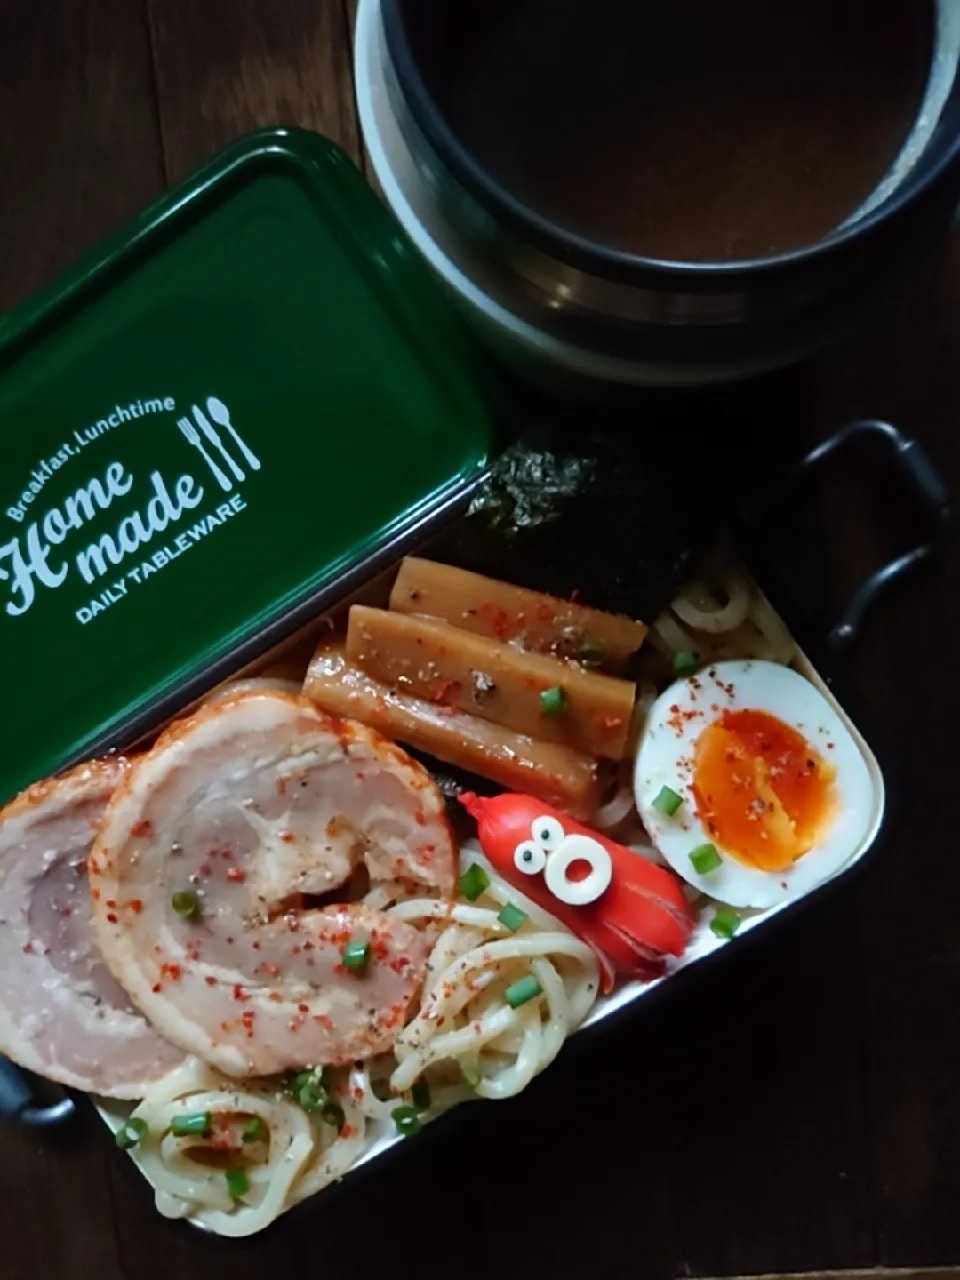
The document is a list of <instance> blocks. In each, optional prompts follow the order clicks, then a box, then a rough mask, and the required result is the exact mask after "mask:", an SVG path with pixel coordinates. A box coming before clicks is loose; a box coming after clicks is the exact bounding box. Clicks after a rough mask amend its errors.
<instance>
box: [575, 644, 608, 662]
mask: <svg viewBox="0 0 960 1280" xmlns="http://www.w3.org/2000/svg"><path fill="white" fill-rule="evenodd" d="M577 657H578V658H579V659H580V661H581V662H582V663H583V665H584V666H585V667H602V666H603V664H604V663H605V662H606V660H607V646H606V645H605V644H603V643H601V641H599V640H584V642H583V644H582V645H581V646H580V649H579V652H578V654H577Z"/></svg>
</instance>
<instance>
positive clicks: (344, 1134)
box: [340, 1124, 357, 1138]
mask: <svg viewBox="0 0 960 1280" xmlns="http://www.w3.org/2000/svg"><path fill="white" fill-rule="evenodd" d="M356 1132H357V1131H356V1129H355V1128H354V1127H353V1125H352V1124H345V1125H344V1126H343V1128H342V1129H341V1130H340V1137H341V1138H352V1137H353V1135H354V1134H355V1133H356Z"/></svg>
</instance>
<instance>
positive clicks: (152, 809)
mask: <svg viewBox="0 0 960 1280" xmlns="http://www.w3.org/2000/svg"><path fill="white" fill-rule="evenodd" d="M362 867H365V868H366V873H367V874H368V875H369V879H370V881H371V882H372V883H373V884H380V883H388V882H395V881H400V882H402V883H404V884H405V885H406V886H408V887H409V888H413V889H415V890H416V891H419V892H423V893H424V894H426V895H432V896H442V897H449V896H451V895H452V892H453V887H454V881H455V868H456V850H455V845H454V841H453V836H452V833H451V831H450V827H449V823H448V820H447V816H446V810H445V807H444V802H443V797H442V795H441V794H440V791H439V790H438V788H437V786H436V784H435V783H434V781H433V779H432V778H431V777H430V775H429V774H428V773H427V772H426V770H424V769H423V768H421V766H420V765H418V764H417V763H416V762H414V761H413V760H411V759H410V757H409V756H407V755H406V753H405V752H404V751H402V750H401V749H400V748H399V747H397V746H395V745H394V744H393V743H391V742H388V741H387V740H386V739H385V738H382V737H381V736H380V735H379V734H377V733H375V732H373V731H372V730H370V729H367V728H366V727H365V726H363V725H359V724H355V723H353V722H350V721H340V720H335V719H333V718H331V717H329V716H327V715H325V714H324V713H323V712H321V711H319V710H318V709H317V708H316V707H315V706H314V705H313V704H312V703H310V702H309V701H308V700H307V699H305V698H301V697H298V696H295V695H291V694H284V693H282V692H263V691H254V692H247V693H241V694H237V695H234V696H233V697H229V698H226V699H224V700H222V701H219V702H216V703H214V704H212V705H210V706H208V707H205V708H203V709H202V710H200V711H199V712H197V713H196V714H195V715H193V716H192V717H190V718H189V719H187V720H184V721H182V722H180V723H179V724H176V725H174V726H172V727H171V728H170V729H169V730H168V731H167V732H166V733H165V734H164V735H163V736H162V738H161V739H160V740H159V741H158V743H157V745H156V746H155V747H154V748H153V750H152V751H150V752H149V753H148V754H147V755H145V756H144V757H142V758H141V760H140V761H139V762H138V763H137V764H136V766H135V767H134V768H133V769H132V770H131V771H130V773H129V774H128V776H127V777H126V779H125V780H124V782H123V784H122V785H121V786H120V787H119V788H118V790H117V792H116V794H115V796H114V798H113V800H112V802H111V804H110V806H109V809H108V811H107V814H106V817H105V819H104V822H103V824H102V826H101V831H100V837H99V839H98V841H97V845H96V848H95V850H94V854H93V856H92V857H91V860H90V876H91V886H92V894H93V897H94V920H95V925H96V930H97V936H98V939H99V942H100V946H101V948H102V950H103V954H104V956H105V958H106V960H107V962H108V964H109V965H110V968H111V969H112V971H113V973H114V975H115V977H116V978H117V980H118V981H119V982H120V983H121V985H122V986H123V987H124V988H125V989H126V990H127V992H128V993H129V994H130V996H131V998H132V999H133V1001H134V1002H135V1003H136V1004H137V1005H138V1007H139V1008H140V1009H142V1010H143V1011H144V1013H145V1014H146V1015H147V1016H148V1017H149V1018H150V1020H151V1021H152V1022H153V1023H154V1024H155V1025H156V1026H157V1027H159V1028H160V1029H161V1030H162V1031H163V1033H164V1035H166V1036H168V1037H169V1038H170V1039H171V1040H173V1041H174V1042H175V1043H177V1044H180V1045H182V1046H183V1047H184V1048H185V1049H188V1050H190V1051H191V1052H193V1053H196V1054H197V1055H198V1056H199V1057H201V1058H204V1059H205V1060H206V1061H207V1062H209V1063H211V1064H212V1065H213V1066H215V1067H217V1068H219V1069H220V1070H221V1071H223V1072H225V1073H226V1074H228V1075H234V1076H248V1075H268V1074H272V1073H275V1072H281V1071H285V1070H288V1069H291V1068H298V1067H303V1066H315V1065H321V1064H323V1065H328V1064H329V1065H337V1064H341V1063H346V1062H351V1061H353V1060H359V1059H365V1058H368V1057H370V1056H372V1055H373V1054H376V1053H380V1052H382V1051H384V1050H385V1049H388V1048H389V1047H390V1046H391V1045H392V1044H393V1042H394V1040H395V1039H396V1036H397V1034H398V1033H399V1031H400V1030H401V1029H402V1027H403V1024H404V1021H405V1017H406V1013H407V1010H408V1008H409V1007H410V1005H411V1003H412V1001H413V1000H414V998H415V997H416V995H417V993H418V992H419V990H420V988H421V986H422V984H423V979H424V976H425V965H426V950H427V948H426V944H425V941H424V939H423V937H422V935H421V934H420V932H419V931H418V930H416V929H415V928H413V927H412V926H410V925H408V924H405V923H403V922H401V921H397V920H394V919H393V918H392V917H390V916H389V915H387V914H386V913H384V912H382V911H379V910H374V909H372V908H370V907H367V906H364V905H363V904H361V903H347V904H345V905H339V906H327V905H325V906H322V907H313V908H310V907H309V906H308V905H307V903H308V902H309V896H308V898H307V902H304V899H303V898H302V897H301V896H300V895H330V894H331V893H332V892H336V891H339V890H341V889H344V888H345V886H347V882H348V881H351V886H352V885H353V884H355V879H356V874H357V872H358V869H360V868H362ZM182 895H187V897H186V899H184V897H183V896H182ZM345 896H346V895H345ZM325 900H326V901H327V902H329V901H330V898H329V896H327V897H326V899H325ZM175 901H176V905H177V906H178V907H179V909H180V911H181V912H182V911H183V910H184V904H185V902H186V904H187V908H188V909H192V908H193V907H194V906H195V907H196V911H195V913H194V914H190V915H187V916H184V915H182V914H180V913H178V910H177V909H175V906H174V903H175ZM111 903H113V904H115V905H114V906H111V905H110V904H111ZM131 904H135V905H133V906H132V905H131ZM350 941H353V942H356V943H360V944H363V943H368V944H369V947H370V952H369V960H368V963H367V965H366V967H365V968H364V969H363V970H362V971H361V970H353V969H349V968H347V967H346V966H345V965H344V963H343V954H342V953H343V950H344V947H345V946H346V944H347V943H348V942H350Z"/></svg>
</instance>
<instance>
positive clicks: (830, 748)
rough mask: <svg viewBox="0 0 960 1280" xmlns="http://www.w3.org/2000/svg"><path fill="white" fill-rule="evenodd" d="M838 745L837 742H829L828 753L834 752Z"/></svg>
mask: <svg viewBox="0 0 960 1280" xmlns="http://www.w3.org/2000/svg"><path fill="white" fill-rule="evenodd" d="M836 745H837V744H836V743H835V742H828V743H827V750H828V751H832V750H833V749H834V747H835V746H836Z"/></svg>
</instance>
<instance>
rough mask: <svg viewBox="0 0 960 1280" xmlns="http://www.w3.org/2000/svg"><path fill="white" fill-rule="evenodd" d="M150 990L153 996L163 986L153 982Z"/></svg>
mask: <svg viewBox="0 0 960 1280" xmlns="http://www.w3.org/2000/svg"><path fill="white" fill-rule="evenodd" d="M150 990H151V991H152V992H153V994H154V995H157V994H158V993H159V992H161V991H162V990H163V986H162V984H161V983H159V982H155V983H154V984H153V986H152V987H151V988H150Z"/></svg>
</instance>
